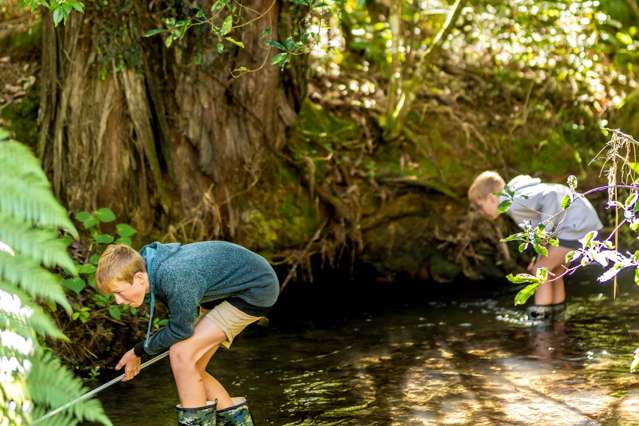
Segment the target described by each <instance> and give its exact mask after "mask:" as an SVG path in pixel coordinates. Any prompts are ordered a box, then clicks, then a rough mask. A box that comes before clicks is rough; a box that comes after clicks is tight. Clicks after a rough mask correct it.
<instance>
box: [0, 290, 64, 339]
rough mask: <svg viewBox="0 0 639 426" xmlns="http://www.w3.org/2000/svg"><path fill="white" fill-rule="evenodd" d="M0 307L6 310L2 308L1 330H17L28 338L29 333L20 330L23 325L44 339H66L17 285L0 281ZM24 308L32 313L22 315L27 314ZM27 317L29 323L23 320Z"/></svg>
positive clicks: (47, 316)
mask: <svg viewBox="0 0 639 426" xmlns="http://www.w3.org/2000/svg"><path fill="white" fill-rule="evenodd" d="M3 292H4V294H3ZM16 301H17V302H18V303H16ZM0 306H1V307H4V309H2V308H0V313H2V315H0V329H5V330H15V331H16V332H17V333H19V334H21V335H23V336H27V335H29V334H27V333H28V332H26V331H24V332H23V331H20V330H19V329H18V327H19V325H20V324H21V323H22V324H24V325H25V327H28V328H30V329H32V330H33V331H34V332H35V333H37V334H39V335H41V336H43V337H51V338H54V339H66V336H65V335H64V334H63V333H62V332H61V331H60V329H58V327H57V326H56V324H55V322H54V321H53V320H52V319H51V317H50V316H49V315H47V313H46V312H44V310H43V309H42V308H41V307H40V305H38V304H37V303H33V302H32V301H31V300H30V297H29V296H28V295H27V294H26V293H24V292H23V291H21V290H20V289H18V288H17V287H16V286H15V285H13V284H9V283H6V282H2V281H0ZM11 308H13V309H11ZM24 308H26V309H27V310H30V311H31V312H30V313H26V314H25V315H21V313H23V312H25V311H24V310H23V309H24ZM29 315H30V316H29ZM27 316H28V323H26V322H25V320H24V319H23V318H25V317H27Z"/></svg>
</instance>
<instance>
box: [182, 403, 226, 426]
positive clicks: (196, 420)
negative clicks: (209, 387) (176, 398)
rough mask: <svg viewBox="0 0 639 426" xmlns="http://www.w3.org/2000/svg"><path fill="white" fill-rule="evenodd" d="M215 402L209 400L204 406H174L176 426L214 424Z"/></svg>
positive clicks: (213, 425) (207, 425)
mask: <svg viewBox="0 0 639 426" xmlns="http://www.w3.org/2000/svg"><path fill="white" fill-rule="evenodd" d="M216 405H217V404H216V403H215V402H210V401H209V404H208V405H205V406H204V407H196V408H182V407H181V406H179V405H178V406H177V407H175V411H177V418H178V426H216V425H215V417H216V416H215V406H216Z"/></svg>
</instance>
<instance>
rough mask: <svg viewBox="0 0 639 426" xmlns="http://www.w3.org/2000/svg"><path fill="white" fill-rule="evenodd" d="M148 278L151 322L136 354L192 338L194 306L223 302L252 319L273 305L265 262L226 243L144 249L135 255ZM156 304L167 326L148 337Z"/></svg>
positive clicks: (275, 284) (273, 286) (273, 278)
mask: <svg viewBox="0 0 639 426" xmlns="http://www.w3.org/2000/svg"><path fill="white" fill-rule="evenodd" d="M140 254H141V255H142V258H143V259H144V262H145V264H146V270H147V274H148V276H149V286H150V288H149V293H148V294H147V296H146V298H145V302H148V303H149V305H150V318H149V325H148V329H147V336H146V339H145V340H144V342H140V343H138V344H137V345H135V354H136V355H138V356H141V355H143V354H147V355H155V354H158V353H160V352H162V351H164V350H166V349H168V348H169V347H170V346H171V345H173V344H174V343H176V342H178V341H180V340H184V339H186V338H188V337H190V336H192V335H193V328H194V326H195V321H196V320H197V316H198V307H199V306H200V305H207V304H208V303H211V302H214V301H217V300H223V299H225V300H228V301H229V303H231V304H232V305H233V306H235V307H236V308H238V309H240V310H242V311H244V312H246V313H247V314H249V315H253V316H262V315H264V314H265V313H266V312H267V311H268V309H269V308H270V307H271V306H273V305H274V304H275V301H276V300H277V296H278V294H279V289H280V288H279V281H278V279H277V275H276V274H275V271H273V268H272V267H271V265H270V264H269V263H268V261H267V260H266V259H264V258H263V257H262V256H260V255H258V254H257V253H253V252H252V251H250V250H248V249H246V248H244V247H241V246H239V245H237V244H233V243H229V242H226V241H205V242H199V243H192V244H184V245H181V244H178V243H171V244H161V243H158V242H155V243H152V244H148V245H146V246H144V247H143V248H142V250H140ZM156 299H157V300H159V301H161V302H162V303H164V304H165V305H166V306H167V307H168V308H169V322H168V324H167V326H166V327H164V328H161V329H160V330H158V331H157V332H155V333H153V334H152V335H151V333H150V331H151V324H152V323H153V313H154V308H155V302H156Z"/></svg>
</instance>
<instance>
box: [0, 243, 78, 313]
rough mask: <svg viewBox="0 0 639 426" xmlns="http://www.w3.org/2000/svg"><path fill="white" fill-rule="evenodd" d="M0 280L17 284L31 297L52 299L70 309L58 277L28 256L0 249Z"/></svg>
mask: <svg viewBox="0 0 639 426" xmlns="http://www.w3.org/2000/svg"><path fill="white" fill-rule="evenodd" d="M0 280H3V281H8V282H10V283H15V284H18V285H19V286H20V287H21V288H22V289H23V290H24V291H26V292H27V293H29V295H31V296H32V297H41V298H43V299H46V300H51V301H54V302H56V303H57V304H59V305H60V306H62V307H63V308H64V309H66V310H67V311H68V312H70V311H71V306H70V305H69V302H68V301H67V299H66V298H65V296H64V290H63V289H62V285H61V284H60V283H61V279H60V277H59V276H57V275H54V274H52V273H51V272H48V271H46V270H44V269H42V268H41V267H40V265H39V264H38V263H37V262H35V261H33V260H31V259H29V258H26V257H24V256H19V255H17V256H11V255H9V254H7V253H5V252H2V251H0Z"/></svg>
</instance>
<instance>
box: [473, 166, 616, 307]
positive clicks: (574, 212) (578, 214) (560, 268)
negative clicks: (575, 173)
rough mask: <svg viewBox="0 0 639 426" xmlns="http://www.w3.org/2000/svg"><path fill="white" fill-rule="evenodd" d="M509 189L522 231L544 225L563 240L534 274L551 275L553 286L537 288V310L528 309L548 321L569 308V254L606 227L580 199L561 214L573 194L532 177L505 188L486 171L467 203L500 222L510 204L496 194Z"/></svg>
mask: <svg viewBox="0 0 639 426" xmlns="http://www.w3.org/2000/svg"><path fill="white" fill-rule="evenodd" d="M505 186H507V187H508V188H509V190H510V191H511V192H512V193H513V199H512V204H511V205H510V208H509V209H508V211H507V214H508V215H509V216H510V217H511V218H512V219H513V220H514V221H515V223H516V224H517V225H518V226H520V227H522V228H523V227H524V224H525V223H529V224H530V225H532V226H533V227H536V226H537V225H538V224H539V223H544V225H545V226H546V232H549V233H551V234H553V235H554V236H556V237H557V238H558V239H559V246H558V247H553V246H549V247H547V249H548V256H538V257H537V259H536V260H535V262H534V264H533V265H532V266H531V267H530V268H529V270H530V271H531V272H532V273H534V272H536V271H537V269H538V268H542V267H545V268H547V269H548V271H549V273H550V277H549V280H548V281H547V282H546V283H544V284H542V285H541V286H539V287H538V288H537V291H536V293H535V306H533V307H531V308H532V309H529V313H530V314H531V316H533V317H536V318H542V319H543V318H547V317H549V316H550V314H551V313H552V312H553V311H558V310H561V309H563V306H564V305H563V303H564V301H565V299H566V293H565V289H564V280H563V277H561V276H560V275H561V273H562V272H564V271H565V269H566V265H565V258H566V254H568V252H570V251H572V250H574V249H577V248H580V247H581V243H580V242H579V239H580V238H583V237H584V236H585V235H586V234H587V233H588V232H590V231H598V230H599V229H601V228H602V227H603V225H602V224H601V221H600V220H599V217H598V216H597V212H596V211H595V209H594V208H593V207H592V205H591V204H590V202H589V201H588V200H587V199H585V198H583V197H581V198H577V199H575V200H574V201H573V203H572V204H571V205H570V206H569V207H568V208H567V209H566V210H564V211H562V208H561V202H562V200H563V198H564V197H565V196H566V195H568V194H570V189H569V188H568V187H567V186H564V185H559V184H552V183H543V182H542V181H541V180H540V179H537V178H532V177H530V176H528V175H520V176H516V177H514V178H513V179H512V180H511V181H510V182H508V184H505V182H504V179H503V178H502V177H501V176H500V175H499V174H498V173H496V172H492V171H485V172H483V173H481V174H480V175H479V176H477V177H476V178H475V180H474V181H473V183H472V185H471V186H470V188H469V189H468V199H469V200H470V202H471V203H473V204H474V205H475V206H477V208H478V209H479V211H480V212H481V213H482V214H483V215H484V216H486V217H488V218H490V219H496V218H497V216H498V215H499V212H498V206H499V204H500V203H501V202H502V201H504V199H505V198H504V196H503V195H497V194H499V193H500V192H502V191H503V190H504V187H505Z"/></svg>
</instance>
